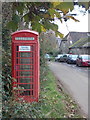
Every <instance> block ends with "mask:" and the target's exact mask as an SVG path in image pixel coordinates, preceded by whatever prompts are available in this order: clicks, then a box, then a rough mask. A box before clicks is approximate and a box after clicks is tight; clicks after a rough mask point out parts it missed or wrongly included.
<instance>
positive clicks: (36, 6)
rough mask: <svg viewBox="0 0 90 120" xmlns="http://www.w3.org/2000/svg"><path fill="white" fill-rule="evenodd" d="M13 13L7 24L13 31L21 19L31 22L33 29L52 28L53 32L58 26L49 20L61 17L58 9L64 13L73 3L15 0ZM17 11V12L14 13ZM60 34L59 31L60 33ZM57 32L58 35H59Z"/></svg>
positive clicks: (39, 30) (71, 7)
mask: <svg viewBox="0 0 90 120" xmlns="http://www.w3.org/2000/svg"><path fill="white" fill-rule="evenodd" d="M13 9H14V10H13V11H14V14H13V16H12V21H10V22H9V23H8V24H7V27H8V28H9V29H12V30H13V31H15V30H16V29H17V28H18V25H19V24H20V22H21V21H22V20H24V22H26V23H27V24H28V25H29V23H30V22H31V27H32V29H33V30H36V31H38V32H39V33H41V32H42V30H43V29H42V28H44V31H46V30H49V29H52V30H54V31H55V32H56V31H58V26H57V25H56V24H54V23H51V21H53V20H54V17H55V16H56V17H57V18H59V19H60V21H62V20H61V19H62V18H61V15H60V13H59V12H58V10H61V11H62V12H63V13H64V14H66V13H67V12H68V11H69V9H71V10H72V9H73V3H72V2H70V3H68V2H38V3H37V2H28V3H27V2H19V3H18V2H17V3H13ZM16 11H18V14H16V13H17V12H16ZM60 34H61V33H60ZM60 34H59V35H60Z"/></svg>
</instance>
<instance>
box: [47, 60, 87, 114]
mask: <svg viewBox="0 0 90 120" xmlns="http://www.w3.org/2000/svg"><path fill="white" fill-rule="evenodd" d="M48 65H49V67H50V69H51V70H52V71H53V73H54V74H55V76H56V77H57V78H58V80H60V83H61V84H62V85H63V86H64V87H65V89H66V90H67V91H68V92H69V94H70V95H71V96H72V98H73V99H74V100H75V101H76V103H78V105H79V107H80V108H81V111H82V112H83V114H84V115H86V116H87V115H88V68H85V67H76V65H68V64H67V63H59V62H48Z"/></svg>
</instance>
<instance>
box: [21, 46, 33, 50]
mask: <svg viewBox="0 0 90 120" xmlns="http://www.w3.org/2000/svg"><path fill="white" fill-rule="evenodd" d="M19 51H31V46H19Z"/></svg>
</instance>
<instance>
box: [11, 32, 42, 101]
mask: <svg viewBox="0 0 90 120" xmlns="http://www.w3.org/2000/svg"><path fill="white" fill-rule="evenodd" d="M15 37H34V38H35V39H34V40H15ZM38 38H39V35H38V33H37V32H35V31H30V30H20V31H17V32H14V33H12V77H13V78H14V79H13V80H12V87H13V90H15V89H16V93H17V96H18V98H23V99H24V100H25V101H26V102H33V101H37V102H38V99H39V89H40V87H39V85H40V82H39V74H40V73H39V59H40V58H39V39H38ZM18 46H31V51H28V52H27V51H18V50H16V48H18ZM21 53H29V54H30V53H32V55H33V56H32V57H26V58H25V57H20V54H21ZM17 54H18V56H16V55H17ZM27 58H29V59H30V60H32V62H33V63H29V64H21V63H20V60H21V59H23V60H24V59H27ZM17 62H18V63H17ZM21 65H24V66H25V65H27V66H29V69H30V67H33V68H32V70H25V69H24V70H20V67H21ZM20 72H27V73H28V72H32V75H30V76H20ZM24 75H25V74H24ZM20 78H22V79H27V78H28V79H29V81H30V80H32V81H31V82H30V83H25V82H23V83H22V82H20ZM19 85H24V89H22V88H18V86H19ZM28 85H30V87H31V88H29V89H27V88H26V89H25V87H27V86H28ZM20 91H21V92H22V93H20ZM23 91H25V92H23ZM27 91H29V92H27ZM24 93H25V94H24ZM26 93H28V94H29V95H27V94H26Z"/></svg>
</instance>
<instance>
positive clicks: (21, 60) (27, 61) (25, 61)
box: [20, 59, 32, 64]
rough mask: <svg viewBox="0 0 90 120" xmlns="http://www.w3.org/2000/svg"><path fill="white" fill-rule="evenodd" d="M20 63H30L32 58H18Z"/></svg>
mask: <svg viewBox="0 0 90 120" xmlns="http://www.w3.org/2000/svg"><path fill="white" fill-rule="evenodd" d="M20 64H32V59H20Z"/></svg>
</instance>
